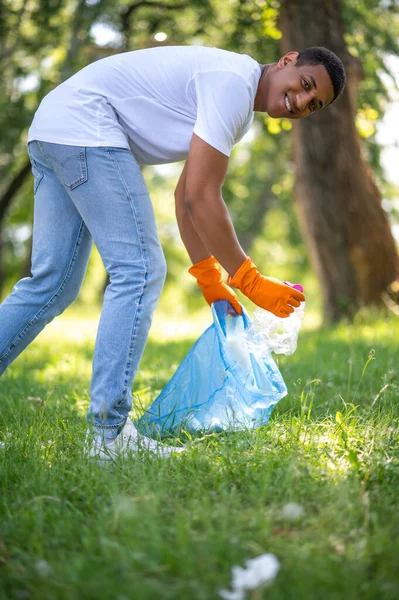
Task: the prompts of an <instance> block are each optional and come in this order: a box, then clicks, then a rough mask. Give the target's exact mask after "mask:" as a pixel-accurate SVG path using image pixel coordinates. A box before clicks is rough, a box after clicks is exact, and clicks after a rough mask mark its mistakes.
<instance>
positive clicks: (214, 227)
mask: <svg viewBox="0 0 399 600" xmlns="http://www.w3.org/2000/svg"><path fill="white" fill-rule="evenodd" d="M228 162H229V159H228V157H227V156H225V155H224V154H222V153H221V152H219V151H218V150H216V149H215V148H213V147H212V146H210V145H209V144H207V143H206V142H204V140H202V139H201V138H199V137H198V136H196V135H195V134H194V135H193V137H192V140H191V145H190V151H189V155H188V160H187V163H186V167H185V168H186V170H187V173H186V175H185V206H186V208H187V211H188V213H189V216H190V217H191V221H192V224H193V226H194V229H195V231H196V233H197V236H198V238H199V239H200V240H201V242H202V244H203V247H204V248H206V249H207V250H208V251H209V253H210V254H213V255H214V256H215V258H216V259H217V260H218V261H219V262H220V264H221V265H222V266H223V267H224V268H225V269H226V271H227V272H228V273H229V274H230V275H234V273H235V272H236V271H237V270H238V269H239V267H240V266H241V265H242V264H243V262H244V261H245V260H246V258H247V255H246V254H245V252H244V250H243V249H242V248H241V246H240V243H239V241H238V239H237V235H236V232H235V230H234V226H233V223H232V221H231V218H230V215H229V212H228V210H227V207H226V204H225V202H224V200H223V198H222V185H223V182H224V180H225V177H226V173H227V167H228ZM186 231H188V229H187V230H186ZM183 241H184V239H183ZM184 243H185V242H184ZM194 245H195V248H196V249H197V250H199V248H200V246H199V244H198V243H197V242H196V243H195V244H194ZM197 250H196V251H195V253H194V254H195V257H197ZM194 254H193V256H194ZM200 254H201V252H200V251H199V252H198V256H199V260H201V259H203V258H206V257H207V256H209V255H210V254H208V255H204V254H203V255H202V256H200ZM190 256H191V254H190Z"/></svg>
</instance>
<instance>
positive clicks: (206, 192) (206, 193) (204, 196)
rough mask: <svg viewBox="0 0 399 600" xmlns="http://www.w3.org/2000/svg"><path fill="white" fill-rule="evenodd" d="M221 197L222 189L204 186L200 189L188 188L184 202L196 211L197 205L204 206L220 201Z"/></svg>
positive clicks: (188, 208)
mask: <svg viewBox="0 0 399 600" xmlns="http://www.w3.org/2000/svg"><path fill="white" fill-rule="evenodd" d="M220 199H221V192H220V189H215V188H202V189H200V190H195V191H194V190H186V193H185V195H184V204H185V206H186V208H187V210H188V211H189V212H190V213H191V212H195V210H196V209H197V207H199V206H200V207H204V206H206V205H207V204H209V203H211V204H213V203H214V202H218V201H220Z"/></svg>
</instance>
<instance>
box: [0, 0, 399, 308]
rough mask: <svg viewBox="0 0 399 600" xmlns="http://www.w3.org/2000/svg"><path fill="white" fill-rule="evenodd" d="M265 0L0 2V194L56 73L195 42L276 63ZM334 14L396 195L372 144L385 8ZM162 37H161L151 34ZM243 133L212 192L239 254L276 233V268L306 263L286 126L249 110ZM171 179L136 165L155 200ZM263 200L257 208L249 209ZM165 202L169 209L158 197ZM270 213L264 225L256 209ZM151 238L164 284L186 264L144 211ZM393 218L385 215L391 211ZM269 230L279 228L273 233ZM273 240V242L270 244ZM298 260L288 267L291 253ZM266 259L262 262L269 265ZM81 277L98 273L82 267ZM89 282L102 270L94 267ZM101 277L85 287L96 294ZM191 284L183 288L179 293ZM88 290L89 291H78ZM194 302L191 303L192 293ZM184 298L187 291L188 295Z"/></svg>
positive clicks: (167, 233) (24, 265)
mask: <svg viewBox="0 0 399 600" xmlns="http://www.w3.org/2000/svg"><path fill="white" fill-rule="evenodd" d="M278 13H279V2H278V1H277V0H256V1H255V2H254V1H253V0H228V1H226V0H195V1H194V0H160V1H157V2H155V1H154V2H153V1H152V0H149V1H148V2H139V1H137V2H131V1H130V0H118V1H114V0H98V1H96V2H93V1H90V2H86V1H85V0H30V1H29V2H26V1H24V0H5V1H4V2H3V3H2V6H1V11H0V21H1V26H2V41H3V46H2V50H1V54H0V74H1V76H2V81H3V94H2V96H1V98H0V126H1V130H2V136H1V138H0V181H1V184H0V195H1V193H2V192H4V191H5V189H6V187H7V185H8V184H9V182H10V181H11V179H12V178H13V177H14V176H15V175H16V174H17V173H18V172H19V170H20V169H21V168H22V166H23V165H24V163H25V162H26V161H27V153H26V147H25V144H26V138H27V130H28V127H29V125H30V123H31V121H32V118H33V114H34V112H35V110H36V108H37V106H38V104H39V103H40V101H41V99H42V98H43V96H44V95H45V94H47V93H48V92H49V91H50V90H51V89H53V88H54V87H55V86H56V85H58V84H59V83H60V82H61V81H63V80H64V79H65V78H67V77H69V76H70V75H72V74H73V73H74V72H76V71H77V70H79V69H80V68H82V67H84V66H85V65H87V64H88V63H90V62H92V61H94V60H97V59H99V58H102V57H104V56H107V55H109V54H112V53H115V52H120V51H125V50H134V49H137V48H142V47H148V46H155V45H162V44H206V45H210V46H218V47H222V48H226V49H228V50H232V51H236V52H242V53H247V54H249V55H251V56H252V57H254V58H255V59H257V60H258V61H259V62H260V63H271V62H274V61H276V60H278V58H279V56H280V52H279V35H280V32H279V30H278V26H277V22H278ZM342 16H343V20H344V26H345V31H346V34H345V35H346V41H347V44H348V47H349V50H350V51H351V52H352V53H353V54H357V55H358V56H359V57H360V59H361V62H362V65H363V69H364V73H365V77H364V79H363V81H362V82H361V84H360V89H359V96H358V117H357V124H358V128H359V131H360V133H361V135H363V138H362V143H363V148H364V151H365V154H366V156H367V159H368V161H369V163H370V165H371V166H372V168H373V170H374V172H375V174H376V176H377V181H378V184H379V185H380V187H381V189H382V192H383V195H384V196H385V197H387V198H391V199H393V198H394V197H396V196H397V190H396V188H394V186H392V185H390V184H389V183H388V182H385V181H384V177H383V173H382V169H381V167H380V148H379V146H378V145H377V143H376V139H375V124H376V119H380V118H381V117H382V116H383V114H384V109H385V107H386V105H387V92H386V88H385V86H384V83H383V80H382V77H381V75H382V74H383V73H387V72H388V69H387V66H386V56H387V55H389V54H396V55H398V54H399V50H398V39H399V36H398V34H399V18H398V11H397V3H396V2H394V1H392V2H385V1H384V2H382V1H380V0H362V1H361V2H358V1H356V0H343V2H342ZM96 24H97V25H98V24H103V25H107V26H110V27H112V28H113V30H114V31H115V32H116V33H117V34H119V37H118V36H117V37H116V39H115V42H114V43H110V44H108V45H106V46H100V45H98V44H97V43H96V39H95V35H94V29H93V26H94V25H96ZM159 32H163V33H164V35H166V36H167V37H166V39H165V40H164V41H162V42H159V41H157V39H156V37H155V36H156V34H157V33H159ZM255 123H256V125H257V129H255V131H256V135H255V137H254V139H253V140H252V141H251V142H250V143H249V144H247V145H245V147H240V146H239V147H238V148H237V151H236V153H235V155H233V158H232V160H231V164H230V168H229V176H228V180H227V182H226V185H225V189H224V194H225V199H226V201H227V203H228V206H229V208H230V210H231V212H232V215H233V220H234V223H235V225H236V227H237V232H238V234H239V238H240V239H242V242H243V245H244V247H245V248H246V250H247V251H251V252H253V253H255V254H257V255H258V256H260V257H262V256H264V257H266V258H265V260H262V258H261V262H263V263H264V264H265V265H267V266H269V265H270V264H271V263H272V257H273V253H274V250H276V239H275V238H276V237H277V236H278V235H281V236H282V237H281V238H280V246H284V252H280V251H278V252H279V255H280V257H281V256H283V254H285V256H286V257H287V262H286V264H285V265H284V262H281V261H277V262H276V264H278V265H279V266H280V267H281V269H286V268H288V269H290V268H291V266H293V265H295V266H296V267H297V268H300V269H301V271H300V274H301V276H305V271H306V270H307V269H308V264H309V263H308V259H307V252H306V249H305V246H304V243H303V241H302V237H301V234H300V231H299V227H298V223H297V219H296V215H295V210H294V207H293V203H292V196H293V193H292V185H293V180H294V178H293V176H292V164H291V148H290V146H291V144H290V132H289V127H290V125H291V124H290V123H289V121H284V120H283V121H281V122H280V121H279V120H274V119H266V122H265V120H264V117H262V116H259V115H257V116H256V117H255ZM177 176H178V175H177V174H176V173H173V175H172V176H171V177H169V176H167V175H165V176H154V172H153V171H151V170H150V169H149V170H147V177H148V181H149V184H150V190H151V193H152V196H153V198H154V204H157V202H158V200H157V198H160V202H161V203H163V202H164V199H165V196H166V194H168V195H169V194H171V193H172V186H173V184H174V183H175V181H176V179H177ZM262 203H263V204H264V211H263V213H262V212H261V210H260V208H261V206H260V205H262ZM168 205H169V206H171V204H170V203H169V204H168ZM32 209H33V198H32V179H31V177H29V180H27V182H26V184H25V185H24V186H23V187H22V188H21V189H20V190H19V192H18V193H17V196H16V198H15V200H14V202H13V206H12V207H11V209H10V210H9V211H8V213H7V221H6V224H5V225H6V227H5V228H4V226H3V229H2V230H0V239H1V242H2V255H1V256H0V261H1V265H2V268H3V271H4V274H5V279H6V282H7V285H6V288H4V289H3V290H2V291H1V295H2V296H4V294H5V293H6V291H8V290H9V289H10V287H11V285H12V284H13V283H15V281H16V279H17V278H18V277H19V276H20V274H22V273H27V271H28V270H29V252H30V243H31V240H30V239H29V238H27V239H26V240H25V241H24V242H21V241H18V233H17V231H18V229H17V228H18V227H25V229H24V230H23V231H25V232H26V231H28V230H27V229H26V227H30V226H31V221H32ZM271 209H272V210H273V214H274V217H272V218H271V221H273V223H276V222H278V223H281V224H282V226H281V228H280V227H278V228H277V229H276V228H273V230H272V231H271V230H270V223H269V224H268V222H267V221H266V220H265V218H266V213H267V211H269V210H271ZM156 211H157V215H158V222H159V225H160V234H161V240H162V243H163V245H164V249H165V253H166V257H167V260H168V264H169V275H168V282H167V285H175V283H176V282H177V281H178V279H179V276H180V275H181V269H182V268H183V267H184V266H185V264H186V263H185V261H186V260H187V258H186V255H185V251H184V249H182V248H181V247H180V246H178V247H177V246H176V244H178V242H177V241H176V237H175V230H173V228H172V225H171V221H172V219H173V218H174V216H173V213H171V214H170V215H169V216H168V215H166V214H165V213H164V211H163V209H162V206H160V207H159V208H157V207H156ZM392 214H393V213H392ZM280 229H281V231H279V230H280ZM281 240H282V241H281ZM294 256H295V257H301V258H300V264H298V263H297V262H294V263H292V262H291V261H292V257H294ZM271 266H272V265H271ZM92 270H93V272H94V271H96V270H97V271H98V273H100V272H101V270H100V269H96V268H95V267H93V269H92ZM0 271H1V269H0ZM101 277H103V273H102V272H101ZM101 286H102V281H101V282H99V283H98V284H97V287H98V289H101ZM188 289H189V290H191V289H192V288H190V287H189V288H188ZM85 294H86V296H90V291H87V293H86V291H85V292H84V294H83V295H85ZM195 297H197V298H199V296H197V295H196V294H195V293H194V299H195ZM190 301H191V298H190Z"/></svg>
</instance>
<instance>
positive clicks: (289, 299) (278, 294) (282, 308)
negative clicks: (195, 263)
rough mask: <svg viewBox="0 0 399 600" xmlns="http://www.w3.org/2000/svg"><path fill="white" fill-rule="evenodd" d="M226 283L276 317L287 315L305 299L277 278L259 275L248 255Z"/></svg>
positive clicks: (300, 293)
mask: <svg viewBox="0 0 399 600" xmlns="http://www.w3.org/2000/svg"><path fill="white" fill-rule="evenodd" d="M227 283H228V284H229V285H231V286H232V287H235V288H238V289H239V290H241V291H242V293H243V294H244V295H245V296H247V298H249V299H250V300H252V302H254V303H255V304H257V305H258V306H260V307H261V308H265V309H266V310H269V311H270V312H272V313H273V314H274V315H276V316H277V317H282V318H286V317H289V316H290V314H291V313H292V312H294V309H293V306H295V307H298V306H300V303H301V302H304V301H305V296H304V295H303V294H302V292H300V291H298V290H296V289H295V288H293V287H290V286H289V285H286V284H284V283H283V282H282V281H280V280H279V279H275V278H274V277H264V276H263V275H261V274H260V273H259V271H258V269H257V268H256V267H255V265H254V263H253V262H252V260H251V259H250V258H249V256H248V258H247V259H246V260H245V261H244V262H243V264H242V265H241V267H240V268H239V269H238V271H236V273H234V275H233V277H231V276H229V278H228V280H227Z"/></svg>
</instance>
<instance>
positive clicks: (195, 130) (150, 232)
mask: <svg viewBox="0 0 399 600" xmlns="http://www.w3.org/2000/svg"><path fill="white" fill-rule="evenodd" d="M344 85H345V72H344V68H343V65H342V63H341V61H340V59H339V58H338V57H336V56H335V55H334V54H333V53H331V52H330V51H329V50H326V49H325V48H310V49H307V50H304V51H303V52H301V53H299V54H298V52H289V53H288V54H286V55H285V56H283V57H282V58H281V59H280V60H279V61H278V62H277V63H273V64H270V65H259V64H258V62H256V61H255V60H253V59H252V58H250V57H249V56H247V55H240V54H236V53H233V52H227V51H225V50H219V49H216V48H205V47H162V48H151V49H146V50H139V51H135V52H126V53H123V54H117V55H114V56H111V57H108V58H105V59H102V60H99V61H97V62H95V63H93V64H91V65H89V66H87V67H85V68H84V69H82V70H81V71H80V72H78V73H77V74H75V75H74V76H73V77H71V78H70V79H68V80H67V81H65V82H64V83H62V84H61V85H60V86H58V87H57V88H56V89H55V90H53V91H52V92H50V94H48V95H47V96H46V97H45V98H44V99H43V101H42V103H41V104H40V107H39V109H38V110H37V112H36V114H35V118H34V120H33V123H32V125H31V128H30V130H29V137H28V151H29V156H30V158H31V162H32V171H33V175H34V194H35V208H34V228H33V250H32V277H30V278H24V279H22V280H21V281H19V282H18V283H17V284H16V285H15V287H14V289H13V291H12V293H11V294H10V296H8V298H6V299H5V301H4V302H3V304H2V305H1V306H0V375H1V374H2V373H3V372H4V371H5V369H6V368H7V367H8V365H9V364H10V363H11V362H12V361H13V360H14V359H15V358H16V357H17V356H18V355H19V354H20V352H22V350H23V349H24V348H25V347H26V346H27V345H28V344H29V343H30V342H31V341H32V340H33V339H34V338H35V337H36V335H37V334H38V333H39V332H40V331H41V330H42V329H43V327H44V326H45V325H46V324H47V323H48V322H49V321H51V320H52V319H53V318H54V317H55V316H57V315H59V314H60V313H61V312H62V311H63V310H64V309H65V308H66V307H67V306H68V305H69V304H70V303H71V302H72V301H73V300H74V299H75V298H76V296H77V295H78V293H79V290H80V287H81V284H82V280H83V277H84V274H85V270H86V266H87V262H88V258H89V254H90V249H91V245H92V240H94V242H95V243H96V245H97V248H98V250H99V253H100V255H101V258H102V260H103V262H104V265H105V268H106V270H107V272H108V274H109V277H110V283H109V285H108V287H107V289H106V292H105V296H104V304H103V309H102V314H101V319H100V324H99V329H98V335H97V340H96V345H95V351H94V359H93V377H92V382H91V404H90V408H89V410H88V414H87V419H88V421H91V422H93V424H94V427H95V431H96V433H97V436H96V438H95V444H94V446H93V448H92V451H91V452H92V454H94V455H95V454H99V455H101V456H105V454H107V453H108V454H112V453H115V452H117V451H119V450H135V449H137V447H138V446H139V444H140V443H141V445H143V446H144V447H146V448H147V449H149V450H151V451H154V452H157V453H158V454H161V455H163V456H167V455H169V454H170V452H171V451H172V450H173V449H172V450H171V449H169V448H165V447H162V446H159V445H157V444H156V443H155V442H154V441H151V440H148V439H144V438H140V436H139V435H138V433H137V431H136V430H135V428H134V425H133V424H132V422H131V421H130V419H129V418H128V414H129V411H130V409H131V405H132V396H131V389H132V382H133V379H134V376H135V374H136V371H137V368H138V365H139V362H140V359H141V356H142V353H143V350H144V346H145V342H146V340H147V336H148V332H149V328H150V324H151V320H152V315H153V311H154V309H155V306H156V304H157V301H158V298H159V296H160V293H161V290H162V287H163V283H164V279H165V270H166V268H165V259H164V256H163V252H162V249H161V245H160V243H159V240H158V235H157V231H156V225H155V220H154V214H153V208H152V205H151V201H150V198H149V195H148V191H147V187H146V184H145V182H144V180H143V178H142V175H141V171H140V166H139V165H146V164H149V165H150V164H159V163H168V162H174V161H179V160H183V159H187V160H186V163H185V165H184V168H183V172H182V175H181V177H180V180H179V182H178V185H177V188H176V192H175V198H176V217H177V221H178V226H179V230H180V233H181V237H182V240H183V242H184V244H185V246H186V248H187V251H188V254H189V256H190V258H191V261H192V263H193V266H192V267H191V268H190V270H189V271H190V273H191V274H192V275H193V276H194V277H196V279H197V282H198V284H199V286H200V287H201V289H202V291H203V294H204V297H205V299H206V300H207V301H208V303H209V304H211V303H212V302H214V301H216V300H220V299H227V300H228V301H229V302H230V303H231V305H232V306H233V307H234V308H235V310H236V311H237V312H238V313H241V306H240V303H239V301H238V298H237V296H236V294H235V292H234V291H233V289H232V288H236V289H239V290H241V292H242V293H244V294H245V295H246V296H247V297H248V298H250V299H251V300H252V301H253V302H254V303H255V304H257V305H258V306H260V307H263V308H265V309H267V310H270V311H272V312H273V313H274V314H276V315H278V316H281V317H288V316H289V314H290V313H291V312H292V311H293V310H294V307H297V306H299V304H300V302H301V301H303V300H304V299H305V297H304V296H303V294H302V293H301V292H299V291H297V290H296V289H293V288H291V287H289V286H287V285H284V284H283V283H282V282H281V281H279V280H277V279H273V278H268V277H264V276H263V275H261V274H260V273H259V271H258V270H257V268H256V266H255V265H254V264H253V262H252V261H251V259H250V258H249V257H248V256H247V255H246V254H245V252H244V251H243V250H242V248H241V246H240V244H239V242H238V240H237V237H236V234H235V231H234V227H233V224H232V222H231V219H230V216H229V213H228V211H227V208H226V205H225V203H224V201H223V198H222V194H221V189H222V185H223V181H224V179H225V176H226V172H227V166H228V160H229V155H230V152H231V149H232V147H233V146H234V145H235V144H236V143H237V142H238V141H239V140H240V139H241V138H242V137H243V136H244V134H245V133H246V132H247V131H248V129H249V127H250V125H251V122H252V119H253V114H254V111H261V112H267V113H268V114H269V115H270V116H271V117H285V118H290V119H299V118H302V117H306V116H307V115H308V114H311V113H313V112H317V111H318V110H321V109H322V108H323V107H325V106H328V104H331V102H333V101H334V100H335V99H336V98H337V97H338V96H339V94H340V93H341V92H342V89H343V87H344ZM220 265H222V266H223V267H224V268H225V269H226V271H227V273H228V274H229V276H228V282H227V284H226V283H224V282H223V281H222V276H221V267H220Z"/></svg>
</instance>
